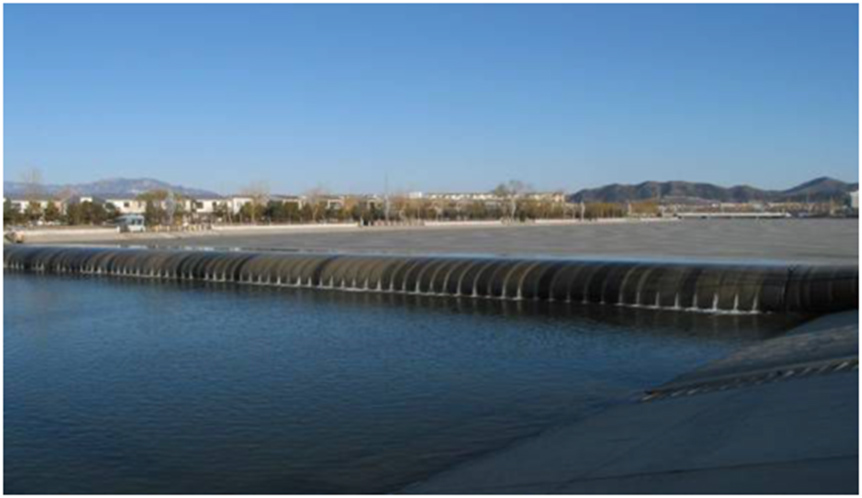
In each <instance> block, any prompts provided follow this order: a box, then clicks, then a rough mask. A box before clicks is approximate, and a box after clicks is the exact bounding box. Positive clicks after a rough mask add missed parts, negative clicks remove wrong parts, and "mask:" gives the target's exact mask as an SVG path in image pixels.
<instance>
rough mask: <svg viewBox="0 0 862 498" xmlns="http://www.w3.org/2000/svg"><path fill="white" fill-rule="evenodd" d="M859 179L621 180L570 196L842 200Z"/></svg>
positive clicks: (617, 199) (611, 199) (616, 199)
mask: <svg viewBox="0 0 862 498" xmlns="http://www.w3.org/2000/svg"><path fill="white" fill-rule="evenodd" d="M858 185H859V184H858V183H845V182H842V181H840V180H835V179H834V178H828V177H821V178H816V179H814V180H811V181H809V182H805V183H803V184H801V185H798V186H796V187H793V188H789V189H787V190H763V189H759V188H756V187H751V186H748V185H738V186H735V187H720V186H718V185H713V184H711V183H692V182H643V183H639V184H637V185H621V184H618V183H615V184H612V185H606V186H604V187H599V188H592V189H584V190H581V191H579V192H577V193H575V194H573V195H572V196H571V197H570V198H571V199H572V200H573V201H574V202H581V201H584V202H632V201H643V200H650V199H661V200H662V201H665V202H670V201H674V202H704V201H714V202H752V201H773V202H777V201H787V200H806V199H808V200H811V201H826V200H829V199H830V198H832V199H835V200H842V199H845V198H846V197H847V195H848V194H849V193H850V192H852V191H854V190H857V189H858Z"/></svg>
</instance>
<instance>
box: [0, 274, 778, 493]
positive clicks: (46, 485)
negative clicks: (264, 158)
mask: <svg viewBox="0 0 862 498" xmlns="http://www.w3.org/2000/svg"><path fill="white" fill-rule="evenodd" d="M4 291H5V293H4V304H5V313H4V317H3V321H4V325H5V331H6V333H5V337H4V346H5V348H4V361H5V365H4V373H5V384H4V388H5V427H4V429H5V432H4V434H5V435H4V437H5V476H4V479H5V486H6V488H5V489H6V492H9V493H63V492H66V493H125V492H130V493H167V492H170V493H189V492H197V493H235V492H240V493H303V492H304V493H311V492H326V493H342V492H362V493H364V492H389V491H396V490H398V489H400V488H401V487H402V486H405V485H407V484H409V483H411V482H414V481H417V480H421V479H424V478H427V477H428V476H430V475H431V474H433V473H435V472H438V471H441V470H444V469H446V468H448V467H450V466H452V465H455V464H457V463H459V462H462V461H464V460H465V459H468V458H471V457H473V456H476V455H479V454H482V453H485V452H488V451H493V450H495V449H499V448H501V447H503V446H505V445H506V444H509V443H510V442H512V441H514V440H516V439H518V438H523V437H527V436H530V435H533V434H536V433H538V432H540V431H542V430H544V429H547V428H549V427H551V426H554V425H557V424H562V423H567V422H571V421H573V420H576V419H578V418H579V417H584V416H587V415H589V414H591V413H595V412H596V411H598V410H601V409H602V408H603V407H606V406H608V404H610V403H615V402H621V401H625V400H630V399H632V397H633V396H636V395H637V393H638V392H639V390H641V389H643V388H644V387H648V386H650V385H655V384H657V383H661V382H664V381H667V380H669V379H671V378H672V377H674V376H675V375H676V374H678V373H681V372H684V371H686V370H689V369H691V368H693V367H695V366H697V365H700V364H703V363H704V362H707V361H709V360H710V359H714V358H717V357H720V356H722V355H723V354H725V353H727V352H728V351H730V350H731V349H733V348H736V347H738V346H739V345H741V344H743V343H745V342H747V341H756V340H761V339H762V338H763V337H765V336H768V335H771V334H774V333H775V332H776V330H778V329H780V328H786V326H787V324H786V323H778V321H777V320H775V319H773V318H770V317H763V316H761V317H750V316H749V317H738V316H736V317H734V316H723V317H711V316H708V315H701V314H694V313H675V312H654V311H649V310H634V311H633V310H624V309H618V308H612V309H607V308H602V307H589V308H584V307H581V308H573V307H572V306H565V305H552V304H551V305H548V304H545V305H538V304H523V303H521V304H519V303H511V302H509V303H504V302H494V301H474V300H469V299H466V300H456V299H451V298H431V297H425V298H418V297H409V296H407V297H405V296H389V295H380V294H370V293H339V292H326V291H314V290H290V289H267V288H250V287H238V286H237V287H235V286H231V285H220V286H218V285H204V284H195V285H180V284H167V283H158V282H149V281H135V280H112V279H99V278H88V277H60V276H38V275H32V274H17V273H6V274H5V283H4Z"/></svg>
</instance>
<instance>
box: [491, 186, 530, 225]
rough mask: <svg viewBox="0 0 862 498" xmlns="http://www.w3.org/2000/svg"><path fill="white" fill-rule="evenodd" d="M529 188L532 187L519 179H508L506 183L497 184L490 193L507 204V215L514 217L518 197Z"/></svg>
mask: <svg viewBox="0 0 862 498" xmlns="http://www.w3.org/2000/svg"><path fill="white" fill-rule="evenodd" d="M531 190H532V187H531V186H530V185H528V184H526V183H524V182H522V181H520V180H509V181H508V182H506V183H501V184H500V185H497V187H496V188H495V189H494V190H492V191H491V193H492V194H494V195H496V196H497V197H499V198H500V199H501V200H502V201H504V202H505V203H506V204H508V205H509V217H510V218H511V219H515V215H516V214H517V211H518V199H519V198H521V197H522V196H523V195H524V194H525V193H527V192H529V191H531Z"/></svg>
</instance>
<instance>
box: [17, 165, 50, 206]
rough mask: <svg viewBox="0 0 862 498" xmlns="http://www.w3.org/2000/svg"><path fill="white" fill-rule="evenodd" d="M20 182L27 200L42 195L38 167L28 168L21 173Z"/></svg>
mask: <svg viewBox="0 0 862 498" xmlns="http://www.w3.org/2000/svg"><path fill="white" fill-rule="evenodd" d="M21 183H23V184H24V198H25V199H27V200H28V201H30V202H34V201H37V200H39V199H41V198H42V197H43V196H44V194H45V191H44V188H43V186H42V172H41V171H40V170H39V168H28V169H27V170H25V171H24V172H23V173H21Z"/></svg>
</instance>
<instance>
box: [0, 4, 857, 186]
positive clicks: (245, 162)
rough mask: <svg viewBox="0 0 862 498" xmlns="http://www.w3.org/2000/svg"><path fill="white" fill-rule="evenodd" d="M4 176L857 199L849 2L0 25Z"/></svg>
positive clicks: (107, 9)
mask: <svg viewBox="0 0 862 498" xmlns="http://www.w3.org/2000/svg"><path fill="white" fill-rule="evenodd" d="M4 9H5V25H4V30H5V33H4V36H5V39H4V43H5V54H4V57H5V67H4V70H5V81H4V85H5V87H4V89H5V94H4V103H5V116H4V125H5V136H4V139H5V151H4V160H5V173H4V175H5V179H6V180H16V179H18V178H19V177H20V175H21V172H22V171H24V170H25V169H28V168H33V167H37V168H39V169H40V170H41V171H42V174H43V177H44V180H45V181H46V182H49V183H68V182H84V181H92V180H96V179H101V178H106V177H115V176H123V177H154V178H158V179H162V180H166V181H169V182H172V183H179V184H184V185H189V186H197V187H202V188H209V189H213V190H216V191H219V192H222V193H227V192H230V191H233V190H237V189H239V188H240V187H241V186H243V185H244V184H247V183H250V182H257V181H266V182H268V183H269V184H270V187H271V189H272V190H273V191H279V192H301V191H303V190H305V189H308V188H311V187H314V186H317V185H320V186H323V187H325V188H327V189H329V190H332V191H354V192H359V191H365V192H371V191H381V190H382V189H383V183H384V177H385V176H387V175H388V178H389V185H390V189H391V190H425V191H432V190H488V189H491V188H493V186H494V185H496V184H497V183H499V182H501V181H505V180H508V179H512V178H517V179H521V180H524V181H526V182H529V183H531V184H532V185H534V186H535V187H537V188H541V189H555V188H562V189H566V190H577V189H579V188H583V187H591V186H598V185H602V184H605V183H612V182H619V183H636V182H640V181H645V180H690V181H708V182H715V183H718V184H723V185H733V184H751V185H756V186H761V187H768V188H787V187H790V186H792V185H794V184H797V183H801V182H803V181H806V180H809V179H811V178H814V177H816V176H821V175H828V176H833V177H836V178H839V179H842V180H845V181H854V182H855V181H858V140H857V139H858V93H857V88H858V54H857V50H858V45H857V31H858V26H857V19H858V16H857V6H856V5H654V6H649V5H528V6H523V5H496V6H492V5H371V6H359V5H354V6H349V5H44V4H43V5H5V6H4Z"/></svg>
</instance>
